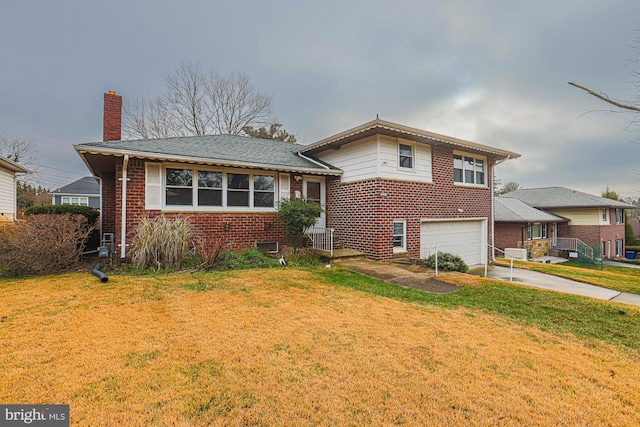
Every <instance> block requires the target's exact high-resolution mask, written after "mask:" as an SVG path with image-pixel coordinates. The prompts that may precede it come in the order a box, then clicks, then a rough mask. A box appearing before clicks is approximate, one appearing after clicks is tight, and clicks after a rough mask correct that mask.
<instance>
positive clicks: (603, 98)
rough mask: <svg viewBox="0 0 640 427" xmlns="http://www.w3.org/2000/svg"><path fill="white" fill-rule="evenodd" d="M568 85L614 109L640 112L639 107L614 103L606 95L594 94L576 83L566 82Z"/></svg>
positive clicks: (614, 101)
mask: <svg viewBox="0 0 640 427" xmlns="http://www.w3.org/2000/svg"><path fill="white" fill-rule="evenodd" d="M568 83H569V84H570V85H571V86H575V87H577V88H578V89H582V90H584V91H585V92H587V93H588V94H589V95H593V96H595V97H596V98H598V99H601V100H603V101H604V102H607V103H609V104H611V105H615V106H616V107H618V108H622V109H624V110H629V111H637V112H640V107H636V106H634V105H631V104H625V103H622V102H618V101H616V100H613V99H611V98H609V97H608V96H607V95H605V94H602V93H597V92H595V91H593V90H591V89H589V88H587V87H584V86H581V85H579V84H577V83H573V82H568Z"/></svg>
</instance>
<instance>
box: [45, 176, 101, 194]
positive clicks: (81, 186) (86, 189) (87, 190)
mask: <svg viewBox="0 0 640 427" xmlns="http://www.w3.org/2000/svg"><path fill="white" fill-rule="evenodd" d="M51 193H52V194H83V195H87V196H89V195H91V196H99V195H100V185H99V184H98V181H96V179H95V178H94V177H92V176H85V177H84V178H80V179H79V180H77V181H74V182H72V183H71V184H67V185H65V186H64V187H60V188H58V189H57V190H54V191H52V192H51Z"/></svg>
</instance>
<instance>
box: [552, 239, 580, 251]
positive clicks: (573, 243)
mask: <svg viewBox="0 0 640 427" xmlns="http://www.w3.org/2000/svg"><path fill="white" fill-rule="evenodd" d="M579 242H580V239H578V238H575V237H558V238H557V239H556V244H555V245H554V247H555V248H556V249H562V250H565V251H577V250H578V243H579Z"/></svg>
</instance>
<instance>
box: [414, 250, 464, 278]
mask: <svg viewBox="0 0 640 427" xmlns="http://www.w3.org/2000/svg"><path fill="white" fill-rule="evenodd" d="M421 264H422V265H424V266H426V267H429V268H434V269H435V268H436V255H435V254H433V255H431V256H430V257H429V258H427V259H424V260H421ZM468 269H469V267H468V266H467V264H466V263H465V262H464V261H463V260H462V258H460V256H459V255H453V254H450V253H447V252H438V270H442V271H459V272H460V273H466V272H467V270H468Z"/></svg>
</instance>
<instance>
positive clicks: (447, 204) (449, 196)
mask: <svg viewBox="0 0 640 427" xmlns="http://www.w3.org/2000/svg"><path fill="white" fill-rule="evenodd" d="M432 159H433V160H432V166H433V183H432V184H425V183H416V182H403V181H390V180H382V179H375V180H366V181H359V182H354V183H340V181H339V179H338V178H331V179H329V178H328V179H327V226H328V227H332V228H335V229H336V239H337V240H339V241H341V242H342V243H343V244H344V245H345V247H348V248H352V249H356V250H359V251H362V252H364V253H365V254H366V255H367V257H369V258H373V259H378V260H383V261H388V260H391V259H393V258H395V257H397V256H396V255H394V253H393V242H392V229H393V220H394V219H403V220H406V223H407V253H406V254H402V255H399V256H404V257H419V256H420V224H421V219H422V218H488V219H489V220H488V221H487V224H488V230H487V236H488V239H489V241H490V240H491V190H490V188H489V187H487V188H471V187H462V186H456V185H454V184H453V151H452V150H450V149H444V148H440V147H433V152H432ZM488 169H489V170H491V169H492V168H491V167H489V168H488ZM491 180H492V177H491V176H490V174H489V173H488V174H487V182H491ZM383 193H386V194H387V196H383V195H381V194H383ZM459 209H460V210H462V212H460V211H459Z"/></svg>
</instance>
